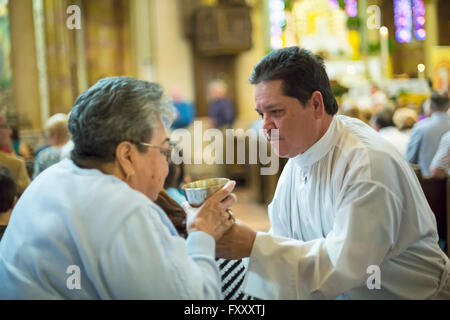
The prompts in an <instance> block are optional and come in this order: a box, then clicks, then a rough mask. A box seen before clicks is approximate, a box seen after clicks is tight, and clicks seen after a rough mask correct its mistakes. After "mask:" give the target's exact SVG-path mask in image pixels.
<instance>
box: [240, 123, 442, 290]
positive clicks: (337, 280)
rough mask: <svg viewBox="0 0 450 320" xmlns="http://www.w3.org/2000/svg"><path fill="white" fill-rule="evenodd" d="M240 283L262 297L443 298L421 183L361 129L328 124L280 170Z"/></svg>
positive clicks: (430, 217) (398, 157)
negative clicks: (265, 225) (265, 227)
mask: <svg viewBox="0 0 450 320" xmlns="http://www.w3.org/2000/svg"><path fill="white" fill-rule="evenodd" d="M269 219H270V223H271V229H270V231H269V233H263V232H258V234H257V236H256V239H255V242H254V246H253V249H252V252H251V255H250V259H249V265H248V273H247V275H246V279H245V284H244V285H245V291H246V293H248V294H250V295H252V296H255V297H257V298H261V299H334V298H339V299H341V298H344V299H429V298H447V299H449V298H450V280H449V269H450V263H449V259H448V257H447V256H446V255H445V253H444V252H443V251H442V250H441V249H440V248H439V246H438V235H437V231H436V219H435V217H434V215H433V212H432V211H431V209H430V207H429V205H428V203H427V200H426V198H425V196H424V194H423V192H422V189H421V187H420V184H419V181H418V179H417V178H416V176H415V174H414V171H413V170H412V169H411V168H410V167H409V165H408V163H407V162H406V161H405V160H404V159H402V157H401V155H400V154H399V153H398V152H397V151H396V150H395V148H394V146H393V145H391V144H390V143H388V142H386V141H385V139H384V138H382V137H380V136H379V135H378V134H377V133H376V132H375V131H374V130H373V129H372V128H370V127H369V126H367V125H366V124H364V123H363V122H361V121H359V120H356V119H353V118H349V117H345V116H334V118H333V121H332V123H331V125H330V127H329V128H328V130H327V132H326V134H325V135H324V136H323V137H322V138H321V139H320V140H319V141H318V142H317V143H315V144H314V145H313V146H312V147H311V148H310V149H308V150H307V151H306V152H304V153H303V154H300V155H298V156H297V157H295V158H292V159H290V160H289V161H288V163H287V164H286V166H285V168H284V170H283V173H282V175H281V177H280V180H279V182H278V185H277V189H276V191H275V195H274V199H273V201H272V203H271V204H270V205H269Z"/></svg>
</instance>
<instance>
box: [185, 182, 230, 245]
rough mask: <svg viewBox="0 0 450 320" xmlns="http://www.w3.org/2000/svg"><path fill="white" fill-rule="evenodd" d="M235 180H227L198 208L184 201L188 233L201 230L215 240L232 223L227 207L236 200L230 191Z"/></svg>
mask: <svg viewBox="0 0 450 320" xmlns="http://www.w3.org/2000/svg"><path fill="white" fill-rule="evenodd" d="M235 185H236V182H234V181H230V182H228V183H227V184H226V185H225V186H224V187H223V188H222V189H220V190H219V191H217V192H216V193H214V194H213V195H212V196H211V197H209V198H208V199H207V200H206V201H205V202H204V203H203V204H202V206H201V207H200V208H192V207H190V206H189V204H187V202H186V203H184V204H183V208H184V210H185V211H186V214H187V222H186V227H187V231H188V233H192V232H195V231H203V232H206V233H208V234H209V235H211V236H212V237H213V238H214V239H215V240H216V241H217V240H218V239H220V238H221V237H222V236H223V234H224V233H225V232H226V231H227V230H228V229H229V228H230V227H231V226H232V225H233V223H234V219H231V218H230V214H229V213H228V212H227V209H228V208H229V207H231V206H232V205H233V204H234V203H235V202H236V200H237V198H236V196H235V195H234V194H233V193H231V191H233V189H234V186H235Z"/></svg>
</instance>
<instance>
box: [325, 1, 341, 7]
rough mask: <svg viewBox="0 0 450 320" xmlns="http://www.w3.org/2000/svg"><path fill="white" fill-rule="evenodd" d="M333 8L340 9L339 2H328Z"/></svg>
mask: <svg viewBox="0 0 450 320" xmlns="http://www.w3.org/2000/svg"><path fill="white" fill-rule="evenodd" d="M328 1H329V2H330V5H331V6H332V7H333V8H339V2H338V0H328Z"/></svg>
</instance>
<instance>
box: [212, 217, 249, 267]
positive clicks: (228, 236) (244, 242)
mask: <svg viewBox="0 0 450 320" xmlns="http://www.w3.org/2000/svg"><path fill="white" fill-rule="evenodd" d="M255 238H256V231H255V230H253V229H252V228H250V227H249V226H247V225H246V224H244V223H243V222H241V221H239V220H236V222H235V224H234V225H233V226H232V227H231V228H230V229H229V230H228V231H227V232H226V233H225V234H224V235H223V236H222V238H220V240H219V241H218V242H217V243H216V257H218V258H225V259H241V258H245V257H249V256H250V253H251V252H252V248H253V243H254V242H255Z"/></svg>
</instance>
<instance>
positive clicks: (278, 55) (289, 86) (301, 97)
mask: <svg viewBox="0 0 450 320" xmlns="http://www.w3.org/2000/svg"><path fill="white" fill-rule="evenodd" d="M272 80H282V85H281V88H282V90H283V94H284V95H286V96H289V97H293V98H296V99H297V100H298V101H300V102H301V103H302V104H306V102H307V101H308V100H309V99H310V98H311V95H312V93H313V92H314V91H320V93H321V94H322V98H323V102H324V104H325V110H326V112H327V113H328V114H330V115H333V114H336V112H337V111H338V104H337V102H336V99H335V98H334V95H333V92H332V91H331V86H330V81H329V79H328V75H327V73H326V71H325V67H324V63H323V59H322V58H321V57H319V56H316V55H314V54H312V53H311V52H310V51H308V50H305V49H301V48H299V47H288V48H283V49H279V50H275V51H272V52H270V53H269V54H267V55H266V56H265V57H264V58H262V59H261V60H260V61H259V62H258V64H257V65H256V66H255V68H254V70H253V73H252V75H251V76H250V83H251V84H258V83H260V82H265V81H272Z"/></svg>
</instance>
